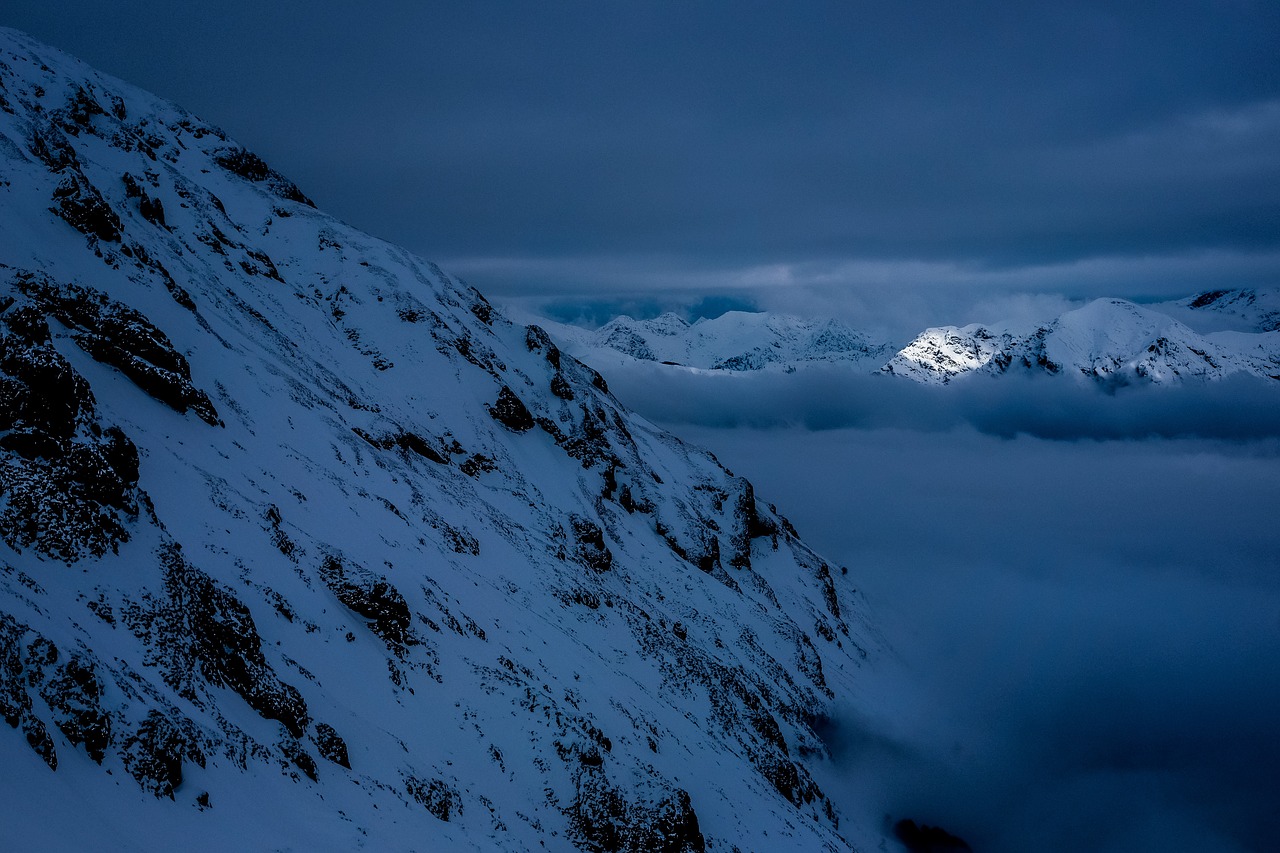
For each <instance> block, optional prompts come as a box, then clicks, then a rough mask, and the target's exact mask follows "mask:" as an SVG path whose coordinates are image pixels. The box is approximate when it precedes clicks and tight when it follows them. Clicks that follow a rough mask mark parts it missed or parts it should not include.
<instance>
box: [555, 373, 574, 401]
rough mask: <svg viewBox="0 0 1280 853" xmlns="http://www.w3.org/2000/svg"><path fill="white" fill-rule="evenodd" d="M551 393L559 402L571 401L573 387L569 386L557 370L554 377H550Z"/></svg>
mask: <svg viewBox="0 0 1280 853" xmlns="http://www.w3.org/2000/svg"><path fill="white" fill-rule="evenodd" d="M551 393H552V394H554V395H555V396H557V397H559V398H560V399H561V400H572V399H573V386H572V385H570V384H569V380H567V379H565V378H564V374H563V373H561V372H560V371H558V370H557V371H556V373H555V376H552V377H551Z"/></svg>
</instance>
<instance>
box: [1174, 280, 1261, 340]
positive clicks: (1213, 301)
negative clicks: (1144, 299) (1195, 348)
mask: <svg viewBox="0 0 1280 853" xmlns="http://www.w3.org/2000/svg"><path fill="white" fill-rule="evenodd" d="M1151 307H1152V308H1153V309H1155V310H1157V311H1162V312H1164V313H1166V314H1169V315H1170V316H1172V317H1173V318H1174V319H1176V320H1179V321H1180V322H1182V323H1185V324H1186V325H1188V326H1190V327H1192V328H1193V329H1195V330H1196V331H1199V332H1212V331H1236V332H1275V331H1280V289H1275V288H1273V289H1261V288H1248V289H1239V290H1210V291H1206V292H1204V293H1198V294H1196V295H1195V296H1191V297H1188V298H1186V299H1179V300H1177V301H1174V302H1162V303H1158V304H1155V305H1152V306H1151Z"/></svg>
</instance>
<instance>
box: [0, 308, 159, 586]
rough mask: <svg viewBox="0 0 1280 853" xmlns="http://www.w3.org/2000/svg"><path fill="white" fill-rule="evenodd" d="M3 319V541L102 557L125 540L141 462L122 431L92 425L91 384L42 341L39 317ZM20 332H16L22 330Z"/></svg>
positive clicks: (14, 311)
mask: <svg viewBox="0 0 1280 853" xmlns="http://www.w3.org/2000/svg"><path fill="white" fill-rule="evenodd" d="M10 305H11V307H10V308H9V310H8V311H7V312H4V313H3V315H2V316H0V320H2V321H3V322H4V323H5V324H6V325H8V327H9V329H10V330H11V331H13V330H14V329H15V326H16V327H17V330H18V331H17V332H15V333H14V334H5V335H0V430H9V432H8V433H6V434H4V435H0V489H3V492H4V493H5V495H6V498H7V500H6V501H5V502H4V504H3V506H2V507H0V538H3V539H4V541H6V542H8V543H9V544H10V545H12V546H13V547H15V548H28V547H31V548H35V549H36V550H37V551H39V552H40V553H42V554H45V555H48V556H53V557H56V558H58V559H64V560H68V561H70V560H75V559H78V558H79V557H80V556H81V555H83V554H84V553H86V552H87V553H91V554H95V555H101V554H103V553H105V552H106V551H107V550H109V549H113V548H115V547H116V545H117V544H118V543H119V542H121V541H124V540H125V539H127V538H128V536H127V533H126V531H125V528H124V526H123V521H122V518H121V517H120V514H119V513H120V512H123V513H125V514H128V515H133V514H135V513H136V512H137V494H138V492H137V482H138V459H137V450H136V449H135V448H134V446H133V443H132V442H130V441H129V439H128V438H126V437H125V436H124V434H123V433H122V432H120V430H119V429H115V428H108V429H106V430H103V429H102V428H101V427H100V426H99V425H98V422H97V418H96V413H95V411H94V399H93V394H92V393H91V392H90V390H89V384H88V383H87V382H86V381H85V380H84V378H83V377H81V376H80V374H79V373H77V372H76V371H75V369H74V368H73V367H72V366H71V364H70V362H68V361H67V360H66V359H65V358H63V356H62V355H61V354H60V353H59V352H58V351H57V350H56V349H54V347H53V346H52V344H51V343H50V342H49V341H48V340H47V336H46V335H45V334H44V333H43V332H44V330H45V329H46V328H47V327H46V326H42V319H43V314H42V313H41V312H40V311H39V309H38V308H36V307H35V306H34V305H33V304H31V303H28V302H25V301H23V302H21V303H19V304H17V305H14V303H13V300H12V299H11V300H10ZM18 332H20V333H18Z"/></svg>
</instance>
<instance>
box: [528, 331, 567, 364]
mask: <svg viewBox="0 0 1280 853" xmlns="http://www.w3.org/2000/svg"><path fill="white" fill-rule="evenodd" d="M524 343H525V346H526V347H528V349H529V352H540V353H543V354H545V355H546V358H547V363H548V364H550V365H551V366H552V367H554V368H555V369H556V370H557V371H558V370H559V369H560V350H559V348H558V347H557V346H556V345H555V344H554V343H552V341H551V336H550V335H548V334H547V332H546V330H545V329H543V328H542V327H541V326H525V329H524Z"/></svg>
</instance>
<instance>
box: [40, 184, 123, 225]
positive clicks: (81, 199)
mask: <svg viewBox="0 0 1280 853" xmlns="http://www.w3.org/2000/svg"><path fill="white" fill-rule="evenodd" d="M53 201H54V207H52V208H51V210H53V212H54V213H56V214H58V215H59V216H61V217H62V218H63V219H65V220H66V221H67V224H68V225H70V226H71V227H72V228H75V229H76V230H77V231H79V232H81V233H82V234H84V235H85V236H88V237H96V238H97V239H99V240H105V241H107V242H108V243H115V242H118V241H119V240H120V231H121V225H120V217H119V216H117V215H116V212H115V211H114V210H112V209H111V205H110V204H108V203H107V201H106V199H104V198H103V197H102V193H100V192H98V190H97V188H95V187H94V186H93V184H91V183H89V180H88V179H87V178H85V176H84V175H82V174H80V172H79V171H76V170H74V169H68V170H67V172H66V174H65V175H64V176H63V178H62V180H61V181H59V182H58V186H57V187H55V188H54V190H53Z"/></svg>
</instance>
